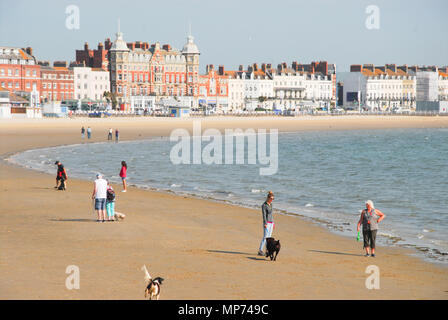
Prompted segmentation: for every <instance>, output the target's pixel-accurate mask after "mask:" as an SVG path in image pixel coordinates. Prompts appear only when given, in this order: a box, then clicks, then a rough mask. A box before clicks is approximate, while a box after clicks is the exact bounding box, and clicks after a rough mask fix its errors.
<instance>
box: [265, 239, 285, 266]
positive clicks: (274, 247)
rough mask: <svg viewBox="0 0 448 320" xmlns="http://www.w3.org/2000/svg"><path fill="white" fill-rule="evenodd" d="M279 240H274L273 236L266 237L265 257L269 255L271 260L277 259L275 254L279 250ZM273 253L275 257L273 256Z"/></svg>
mask: <svg viewBox="0 0 448 320" xmlns="http://www.w3.org/2000/svg"><path fill="white" fill-rule="evenodd" d="M280 248H281V245H280V240H277V241H276V240H275V239H274V238H266V257H270V258H271V261H272V260H274V261H275V260H276V259H277V255H278V253H279V252H280ZM274 253H275V257H274Z"/></svg>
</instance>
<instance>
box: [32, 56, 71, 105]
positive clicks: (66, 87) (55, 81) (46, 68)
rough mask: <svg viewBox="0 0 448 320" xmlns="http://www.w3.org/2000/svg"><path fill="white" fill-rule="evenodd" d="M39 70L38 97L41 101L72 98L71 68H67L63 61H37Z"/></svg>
mask: <svg viewBox="0 0 448 320" xmlns="http://www.w3.org/2000/svg"><path fill="white" fill-rule="evenodd" d="M39 65H40V70H41V78H42V80H41V87H40V99H41V102H42V103H46V102H50V101H66V100H74V99H75V95H74V88H75V86H74V78H73V69H69V68H67V63H66V62H65V61H62V62H61V61H58V62H54V63H53V67H51V66H50V65H49V62H41V61H40V62H39Z"/></svg>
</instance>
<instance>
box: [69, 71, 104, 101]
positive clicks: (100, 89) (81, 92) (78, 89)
mask: <svg viewBox="0 0 448 320" xmlns="http://www.w3.org/2000/svg"><path fill="white" fill-rule="evenodd" d="M72 70H73V71H72V72H73V79H74V83H73V85H74V96H75V99H76V100H87V101H95V102H102V103H105V102H106V98H105V97H104V93H105V92H109V91H110V79H109V72H108V71H105V70H103V69H100V68H90V67H78V66H73V67H72Z"/></svg>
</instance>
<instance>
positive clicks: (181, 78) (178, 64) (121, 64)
mask: <svg viewBox="0 0 448 320" xmlns="http://www.w3.org/2000/svg"><path fill="white" fill-rule="evenodd" d="M199 55H200V52H199V49H198V47H197V46H196V44H195V43H194V38H193V36H191V35H189V36H188V38H187V43H186V44H185V45H184V47H183V48H182V50H177V49H174V48H172V47H171V45H169V44H165V45H160V43H159V42H156V43H154V44H152V45H151V46H149V44H148V43H147V42H141V41H136V42H131V43H126V42H125V41H124V39H123V33H122V32H120V30H118V32H117V34H116V40H115V41H114V42H113V44H112V45H111V47H110V49H108V59H109V61H108V65H109V71H110V82H111V84H110V89H111V92H112V93H113V94H115V95H116V96H117V99H118V101H119V104H120V107H121V108H122V109H126V108H128V107H129V106H130V105H131V100H133V97H141V96H155V97H156V102H158V101H160V100H162V98H163V97H180V96H190V97H195V98H196V99H191V101H192V105H191V106H190V107H197V97H198V95H199ZM134 99H135V98H134ZM140 99H141V98H140ZM149 100H151V99H148V101H149Z"/></svg>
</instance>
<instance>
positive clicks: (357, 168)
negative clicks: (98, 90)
mask: <svg viewBox="0 0 448 320" xmlns="http://www.w3.org/2000/svg"><path fill="white" fill-rule="evenodd" d="M174 144H175V143H174V142H170V141H169V139H165V138H164V139H154V140H144V141H132V142H120V143H114V142H111V143H95V144H79V145H72V146H62V147H55V148H45V149H37V150H30V151H27V152H23V153H20V154H17V155H14V156H13V157H11V159H10V160H11V161H13V162H16V163H19V162H20V163H21V164H22V165H25V166H27V167H29V168H33V169H37V170H40V171H45V172H49V173H53V174H54V173H55V171H56V168H55V166H54V164H53V163H54V161H55V160H60V161H62V163H63V164H64V165H65V167H66V168H67V170H68V174H69V176H72V177H79V178H85V179H89V180H94V175H95V173H96V172H101V173H103V174H104V175H105V176H106V178H108V179H109V180H111V181H113V182H120V178H119V177H118V173H119V170H120V162H121V161H122V160H125V161H126V162H127V163H128V183H130V184H133V185H136V186H138V187H141V188H150V189H157V190H169V191H173V192H175V193H179V194H189V195H193V196H198V197H203V198H208V199H214V200H220V201H228V202H231V203H234V204H238V205H243V206H247V207H256V208H259V206H260V205H261V204H262V203H263V201H264V199H265V195H266V193H267V191H268V190H272V191H273V192H274V193H275V195H276V198H275V202H274V209H275V210H276V213H289V214H295V215H298V216H302V217H306V218H308V219H312V220H314V221H316V222H318V223H320V224H323V225H325V226H326V227H328V228H329V229H330V230H332V231H334V232H336V233H340V234H343V235H346V236H350V237H353V238H354V237H355V236H356V224H357V221H358V219H359V214H360V210H361V209H363V208H364V202H365V201H366V200H367V199H371V200H373V202H374V204H375V207H376V208H378V209H380V210H381V211H382V212H384V213H385V214H386V215H387V217H386V219H385V220H384V221H383V222H382V223H381V224H380V230H379V236H378V242H379V243H381V244H386V245H396V246H404V247H413V248H415V249H416V251H415V252H416V254H419V255H421V256H422V257H424V258H426V259H429V260H431V261H437V262H441V263H444V264H446V263H448V209H447V208H448V183H447V182H448V168H447V164H448V129H393V130H359V131H331V132H328V131H325V132H324V131H322V132H321V131H318V132H300V133H281V134H279V138H278V152H279V156H278V159H279V167H278V172H277V174H275V175H272V176H260V175H259V168H260V166H259V165H247V164H245V165H236V164H233V165H173V164H172V163H171V161H170V157H169V155H170V151H171V148H172V147H173V145H174ZM205 144H207V143H204V145H205ZM263 167H265V166H263ZM117 201H118V202H119V201H120V193H119V192H117ZM359 246H360V250H361V249H362V244H361V243H359Z"/></svg>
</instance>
